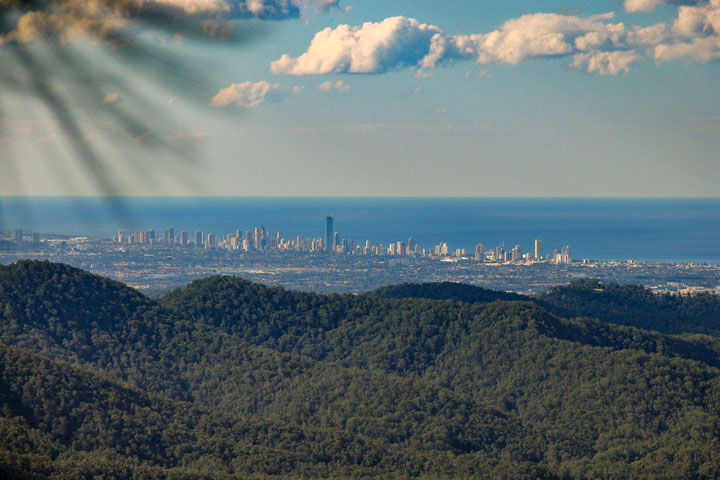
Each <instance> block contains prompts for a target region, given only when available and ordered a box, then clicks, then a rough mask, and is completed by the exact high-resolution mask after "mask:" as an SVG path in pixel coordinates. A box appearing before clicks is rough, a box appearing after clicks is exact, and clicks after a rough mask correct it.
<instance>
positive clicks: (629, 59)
mask: <svg viewBox="0 0 720 480" xmlns="http://www.w3.org/2000/svg"><path fill="white" fill-rule="evenodd" d="M641 58H642V57H641V56H640V55H639V54H638V53H636V52H635V51H633V50H616V51H614V52H599V51H593V52H588V53H577V54H575V55H574V56H573V63H572V64H571V65H572V67H573V68H577V69H579V70H585V71H587V72H588V73H597V74H598V75H618V74H619V73H623V72H628V71H629V70H630V65H631V64H633V63H635V62H637V61H638V60H640V59H641Z"/></svg>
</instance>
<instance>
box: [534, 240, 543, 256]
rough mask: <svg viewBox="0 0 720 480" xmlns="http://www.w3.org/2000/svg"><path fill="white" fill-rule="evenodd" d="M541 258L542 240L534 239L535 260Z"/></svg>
mask: <svg viewBox="0 0 720 480" xmlns="http://www.w3.org/2000/svg"><path fill="white" fill-rule="evenodd" d="M541 258H542V240H535V260H540V259H541Z"/></svg>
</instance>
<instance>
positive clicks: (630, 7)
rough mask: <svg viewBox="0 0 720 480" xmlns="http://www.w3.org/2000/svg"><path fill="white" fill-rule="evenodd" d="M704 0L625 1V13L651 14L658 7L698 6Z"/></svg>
mask: <svg viewBox="0 0 720 480" xmlns="http://www.w3.org/2000/svg"><path fill="white" fill-rule="evenodd" d="M703 1H704V0H625V3H624V6H625V11H627V12H630V13H637V12H653V11H655V9H656V8H657V7H659V6H660V5H687V4H698V3H702V2H703Z"/></svg>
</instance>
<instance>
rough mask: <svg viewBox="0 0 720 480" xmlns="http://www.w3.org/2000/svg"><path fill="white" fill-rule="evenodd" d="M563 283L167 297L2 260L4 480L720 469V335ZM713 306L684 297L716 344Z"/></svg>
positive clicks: (0, 437) (627, 473) (230, 289)
mask: <svg viewBox="0 0 720 480" xmlns="http://www.w3.org/2000/svg"><path fill="white" fill-rule="evenodd" d="M588 285H590V286H588ZM591 285H595V286H591ZM602 285H606V284H602ZM563 288H565V290H563V289H562V288H558V289H555V290H553V291H551V292H549V293H548V294H546V295H544V296H542V297H540V298H529V297H523V296H519V295H514V294H507V293H503V292H492V291H488V290H483V289H478V288H477V287H471V286H467V285H462V286H459V285H457V284H426V285H418V286H415V285H400V286H396V287H387V288H383V289H379V290H376V291H373V292H368V293H367V294H363V295H317V294H312V293H301V292H293V291H287V290H284V289H282V288H279V287H265V286H263V285H259V284H254V283H251V282H248V281H245V280H242V279H239V278H234V277H210V278H207V279H204V280H198V281H195V282H192V283H191V284H190V285H188V286H187V287H185V288H181V289H178V290H176V291H173V292H171V293H169V294H167V295H165V296H164V297H162V298H160V299H158V300H152V299H148V298H146V297H144V296H143V295H141V294H139V293H138V292H136V291H134V290H132V289H130V288H128V287H125V286H123V285H121V284H119V283H117V282H113V281H110V280H107V279H103V278H100V277H97V276H95V275H91V274H88V273H86V272H83V271H80V270H77V269H74V268H71V267H68V266H65V265H59V264H52V263H44V262H34V261H24V262H18V263H16V264H13V265H8V266H4V267H0V340H1V342H2V345H0V359H1V360H2V363H1V364H0V387H1V388H0V412H1V413H2V418H0V429H2V431H0V465H1V466H0V468H2V470H0V475H1V474H2V472H5V474H6V475H7V476H9V477H10V478H88V477H93V476H100V475H104V476H105V478H248V477H249V476H253V475H255V476H257V477H258V478H265V477H268V476H281V477H306V478H307V477H313V478H316V477H338V478H340V477H343V478H345V477H346V478H355V477H382V478H388V477H391V478H413V477H418V478H449V477H457V478H468V477H481V478H483V477H484V478H716V477H718V476H720V416H719V415H718V412H720V370H718V366H720V340H718V339H716V337H713V336H709V335H697V334H696V335H684V336H672V335H666V334H663V333H659V332H658V331H648V330H642V329H639V328H635V327H633V326H623V325H617V324H616V323H629V324H632V323H637V322H639V320H637V319H636V320H633V321H627V322H622V321H619V320H618V318H620V317H614V318H609V319H608V317H607V315H609V313H607V312H611V311H623V312H639V311H641V309H642V308H644V307H643V305H645V304H648V302H652V299H649V298H645V299H644V300H642V302H638V301H630V300H628V303H627V307H626V308H625V309H624V310H623V309H622V308H621V306H622V299H623V298H626V297H624V296H623V295H622V294H618V295H615V296H613V297H612V298H613V299H614V300H613V301H614V302H615V303H614V304H613V305H614V306H613V307H612V308H609V307H608V306H607V305H608V304H609V301H606V302H605V307H604V309H601V308H600V307H598V314H597V315H593V314H592V311H591V310H588V309H585V310H582V309H583V308H584V307H582V302H580V301H578V302H574V301H568V302H567V304H564V303H563V300H561V299H562V298H563V295H565V296H566V297H567V298H570V294H569V293H563V292H564V291H568V292H571V291H572V292H574V291H582V290H583V289H585V290H587V289H590V290H592V291H593V292H594V294H597V293H602V292H599V291H598V290H597V289H599V288H604V289H613V290H614V289H616V287H615V286H612V287H599V286H597V284H593V283H590V282H586V283H577V284H575V283H574V284H571V285H570V286H568V287H563ZM624 288H625V287H619V286H617V289H619V290H620V291H621V292H625V290H624ZM627 288H628V289H631V288H635V287H627ZM640 290H643V289H640ZM643 291H644V290H643ZM587 295H592V294H589V293H588V294H587ZM643 295H644V294H642V293H641V292H640V293H638V294H637V295H630V296H629V297H627V298H629V299H635V298H636V297H638V296H640V297H642V296H643ZM572 298H580V294H578V296H575V297H572ZM696 298H698V300H697V301H698V304H697V305H694V303H693V302H694V300H695V299H696ZM715 300H716V299H714V298H711V299H707V298H705V297H683V298H681V299H676V302H677V303H676V308H675V312H676V315H683V317H682V318H683V320H682V321H683V326H682V328H678V331H690V332H693V331H707V332H708V333H712V331H711V330H703V328H704V327H702V325H705V324H706V323H707V322H706V319H707V318H708V317H707V316H706V314H707V312H712V311H713V308H715V307H713V306H712V305H714V303H713V302H715ZM657 301H660V300H657ZM643 302H644V303H643ZM576 304H577V305H576ZM677 305H682V307H680V306H677ZM561 309H565V310H561ZM563 312H567V313H563ZM653 312H655V311H654V310H651V311H650V312H649V314H653ZM678 312H679V313H678ZM694 312H698V313H697V316H694V315H696V314H695V313H694ZM581 317H596V318H599V320H598V319H591V318H581ZM622 318H631V317H629V316H626V317H622ZM674 318H679V317H674ZM604 320H614V322H613V323H608V322H607V321H604ZM647 321H648V322H649V323H652V320H650V319H648V320H647ZM693 324H695V327H694V328H693ZM655 330H660V329H659V328H656V329H655Z"/></svg>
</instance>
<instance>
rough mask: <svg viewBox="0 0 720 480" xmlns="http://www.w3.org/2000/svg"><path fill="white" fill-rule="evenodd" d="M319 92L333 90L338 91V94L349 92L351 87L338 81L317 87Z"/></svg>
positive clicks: (342, 81) (324, 83)
mask: <svg viewBox="0 0 720 480" xmlns="http://www.w3.org/2000/svg"><path fill="white" fill-rule="evenodd" d="M317 89H318V90H322V91H323V92H330V91H332V90H335V91H338V92H343V93H344V92H349V91H350V85H348V84H347V83H345V81H344V80H338V81H337V82H331V81H329V80H328V81H327V82H323V83H321V84H320V85H318V86H317Z"/></svg>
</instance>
